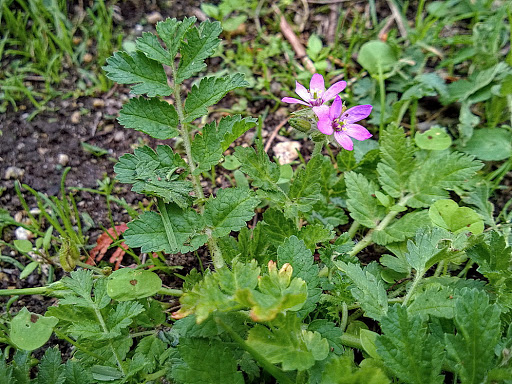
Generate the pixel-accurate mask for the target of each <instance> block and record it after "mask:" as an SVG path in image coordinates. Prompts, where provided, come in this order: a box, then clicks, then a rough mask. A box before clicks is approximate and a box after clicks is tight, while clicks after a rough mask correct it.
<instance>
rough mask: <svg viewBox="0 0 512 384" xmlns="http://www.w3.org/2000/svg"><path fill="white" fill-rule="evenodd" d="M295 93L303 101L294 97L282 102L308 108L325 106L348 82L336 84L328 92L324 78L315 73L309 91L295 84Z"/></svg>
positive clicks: (285, 98)
mask: <svg viewBox="0 0 512 384" xmlns="http://www.w3.org/2000/svg"><path fill="white" fill-rule="evenodd" d="M295 84H296V88H295V93H296V94H297V95H299V96H300V97H301V99H302V100H304V101H302V100H299V99H294V98H293V97H284V98H283V99H282V100H281V101H283V102H285V103H290V104H297V103H298V104H303V105H307V106H308V107H317V106H319V105H323V103H325V102H326V101H329V100H331V99H333V98H334V97H335V96H337V95H338V93H340V92H341V91H343V90H344V89H345V87H346V86H347V82H346V81H338V82H337V83H334V84H333V85H332V86H331V87H330V88H329V89H328V90H327V91H326V90H325V84H324V78H323V77H322V75H319V74H318V73H315V74H314V75H313V77H312V78H311V82H310V83H309V91H308V90H307V89H306V87H304V86H303V85H302V84H300V83H299V82H298V81H296V82H295Z"/></svg>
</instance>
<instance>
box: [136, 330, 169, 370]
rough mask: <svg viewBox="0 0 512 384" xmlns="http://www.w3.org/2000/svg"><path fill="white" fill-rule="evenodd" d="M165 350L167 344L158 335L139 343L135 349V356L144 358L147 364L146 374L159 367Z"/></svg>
mask: <svg viewBox="0 0 512 384" xmlns="http://www.w3.org/2000/svg"><path fill="white" fill-rule="evenodd" d="M165 350H166V345H165V343H164V342H163V341H162V340H160V339H159V338H158V337H156V335H150V336H146V337H145V338H143V339H142V340H140V341H139V343H138V344H137V348H136V349H135V355H138V356H140V357H142V360H143V361H144V362H145V363H146V364H147V368H146V372H147V373H150V372H152V371H153V370H155V368H156V367H157V366H158V363H159V359H160V356H161V355H163V354H164V352H165ZM135 355H134V358H135Z"/></svg>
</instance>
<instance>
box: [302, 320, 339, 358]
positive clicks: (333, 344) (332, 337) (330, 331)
mask: <svg viewBox="0 0 512 384" xmlns="http://www.w3.org/2000/svg"><path fill="white" fill-rule="evenodd" d="M308 331H312V332H318V333H320V335H321V336H322V337H323V338H325V339H326V340H327V341H328V342H329V347H330V348H331V350H332V351H333V352H334V353H335V354H336V355H341V354H342V353H343V351H344V347H343V344H342V342H341V335H343V331H342V330H341V328H340V327H338V326H337V325H336V324H335V323H333V322H330V321H328V320H326V319H316V320H313V321H312V322H311V323H309V325H308Z"/></svg>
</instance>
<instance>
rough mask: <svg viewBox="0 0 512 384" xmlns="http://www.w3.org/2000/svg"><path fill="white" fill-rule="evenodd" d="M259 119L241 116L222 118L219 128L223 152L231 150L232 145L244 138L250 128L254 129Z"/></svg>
mask: <svg viewBox="0 0 512 384" xmlns="http://www.w3.org/2000/svg"><path fill="white" fill-rule="evenodd" d="M257 121H258V119H255V118H252V117H245V118H243V119H242V116H241V115H233V116H226V117H224V118H222V120H221V121H220V122H219V126H218V127H217V131H218V136H219V140H220V141H221V145H222V151H225V150H226V149H228V148H229V146H230V145H231V143H233V142H234V141H235V140H236V139H238V138H239V137H240V136H242V135H243V134H244V133H245V132H247V131H248V130H249V129H250V128H252V127H254V126H255V125H256V123H257Z"/></svg>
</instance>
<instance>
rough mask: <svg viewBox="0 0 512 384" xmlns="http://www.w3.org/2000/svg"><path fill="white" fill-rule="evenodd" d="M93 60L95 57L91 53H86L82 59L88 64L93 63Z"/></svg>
mask: <svg viewBox="0 0 512 384" xmlns="http://www.w3.org/2000/svg"><path fill="white" fill-rule="evenodd" d="M92 59H94V57H93V56H92V55H91V54H90V53H86V54H85V55H84V57H83V58H82V61H83V62H84V63H87V64H88V63H90V62H91V61H92Z"/></svg>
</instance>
